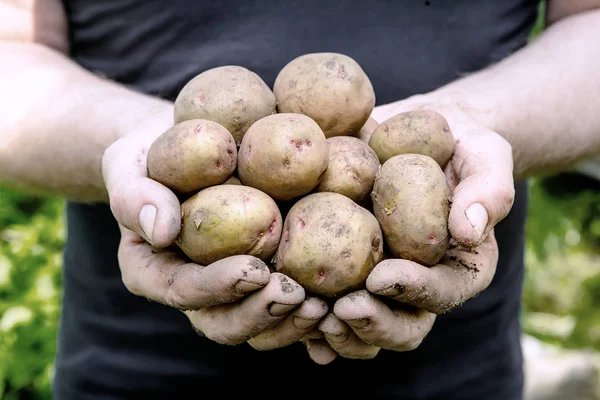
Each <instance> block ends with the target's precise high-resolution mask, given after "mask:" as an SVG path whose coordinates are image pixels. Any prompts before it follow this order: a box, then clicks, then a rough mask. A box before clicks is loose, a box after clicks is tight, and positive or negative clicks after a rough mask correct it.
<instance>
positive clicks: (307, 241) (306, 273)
mask: <svg viewBox="0 0 600 400" xmlns="http://www.w3.org/2000/svg"><path fill="white" fill-rule="evenodd" d="M382 255H383V234H382V232H381V228H380V227H379V223H378V222H377V219H376V218H375V217H374V216H373V214H371V213H370V212H368V211H367V210H366V209H364V208H362V207H360V206H359V205H357V204H356V203H355V202H353V201H352V200H350V199H349V198H347V197H345V196H343V195H341V194H338V193H313V194H310V195H308V196H305V197H303V198H302V199H300V200H299V201H298V202H296V203H295V204H294V205H293V206H292V208H291V209H290V212H289V213H288V215H287V217H286V219H285V222H284V227H283V234H282V238H281V241H280V244H279V247H278V249H277V253H276V256H275V267H276V270H277V271H278V272H281V273H283V274H285V275H287V276H289V277H290V278H292V279H293V280H295V281H296V282H298V283H299V284H300V285H302V286H303V287H304V288H305V289H306V290H307V291H309V292H312V293H314V294H316V295H321V296H325V297H329V298H337V297H340V296H343V295H344V294H347V293H349V292H351V291H353V290H356V289H358V288H361V287H362V286H363V285H364V283H365V281H366V279H367V276H368V275H369V273H370V272H371V271H372V270H373V268H374V267H375V265H377V263H379V261H381V258H382Z"/></svg>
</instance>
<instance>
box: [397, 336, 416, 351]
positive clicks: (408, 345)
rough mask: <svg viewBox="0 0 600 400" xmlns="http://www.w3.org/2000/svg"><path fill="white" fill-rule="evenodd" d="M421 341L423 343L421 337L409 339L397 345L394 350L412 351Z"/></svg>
mask: <svg viewBox="0 0 600 400" xmlns="http://www.w3.org/2000/svg"><path fill="white" fill-rule="evenodd" d="M421 343H423V339H415V340H409V341H406V342H404V343H402V344H401V345H400V346H398V347H397V348H396V351H413V350H416V349H417V348H419V346H420V345H421Z"/></svg>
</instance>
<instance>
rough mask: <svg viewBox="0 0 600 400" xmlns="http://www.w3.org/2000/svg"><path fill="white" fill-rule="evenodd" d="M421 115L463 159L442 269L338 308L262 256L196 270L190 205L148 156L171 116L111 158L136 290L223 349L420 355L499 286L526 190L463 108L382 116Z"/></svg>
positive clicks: (124, 261)
mask: <svg viewBox="0 0 600 400" xmlns="http://www.w3.org/2000/svg"><path fill="white" fill-rule="evenodd" d="M415 108H430V109H434V110H436V111H438V112H440V113H441V114H442V115H444V116H445V117H446V118H447V120H448V123H449V125H450V128H451V129H452V132H453V134H454V136H455V152H454V155H453V157H452V159H451V160H450V162H449V163H448V165H447V166H446V168H445V173H446V176H447V179H448V182H449V184H450V186H451V188H452V189H453V199H452V205H451V209H450V217H449V230H450V233H451V235H452V238H453V240H452V241H451V246H450V249H449V250H448V252H447V254H446V256H445V257H444V258H443V259H442V260H441V261H440V262H439V263H438V265H435V266H433V267H431V268H428V267H424V266H421V265H419V264H417V263H414V262H410V261H407V260H401V259H387V260H384V261H382V262H381V263H379V264H378V265H377V266H376V267H375V268H374V270H373V271H372V273H371V274H370V276H369V277H368V279H367V283H366V289H365V290H360V291H357V292H354V293H351V294H349V295H347V296H345V297H343V298H341V299H339V300H337V301H336V302H335V303H334V304H333V305H332V306H331V307H330V306H328V305H327V303H326V302H325V301H324V300H322V299H319V298H316V297H311V296H309V295H307V294H306V293H305V291H304V289H303V288H302V287H301V286H300V285H298V284H297V283H295V282H294V281H293V280H291V279H290V278H288V277H286V276H284V275H282V274H279V273H276V272H273V273H271V272H270V270H269V268H268V267H267V266H266V265H265V264H263V263H258V262H256V261H257V260H256V259H254V258H253V257H249V256H234V257H229V258H226V259H223V260H220V261H217V262H215V263H213V264H210V265H207V266H201V265H197V264H194V263H190V262H188V261H186V259H185V258H184V257H182V256H181V254H180V253H179V252H177V251H176V250H175V249H174V248H173V246H172V245H173V241H174V239H175V238H176V237H177V235H178V233H179V228H180V224H181V217H180V208H179V204H180V203H179V200H178V198H177V197H176V195H175V194H174V193H172V192H171V191H170V190H169V189H167V188H166V187H164V186H163V185H161V184H159V183H158V182H155V181H153V180H151V179H149V178H148V176H147V172H146V152H147V149H148V148H149V147H150V145H151V144H152V142H153V141H154V140H155V139H156V138H157V137H158V136H159V135H160V134H161V133H162V132H164V131H165V130H167V129H168V128H169V127H171V126H172V124H173V119H172V113H170V112H166V113H165V114H163V115H159V116H157V117H155V118H153V120H152V121H151V122H150V123H148V124H147V125H145V126H142V127H140V128H139V129H138V130H137V131H135V132H132V133H131V134H129V135H127V136H125V137H123V138H121V139H120V140H118V141H116V142H115V143H114V144H113V145H111V146H110V147H109V148H108V149H107V151H106V152H105V154H104V157H103V160H102V168H103V176H104V180H105V183H106V187H107V190H108V194H109V199H110V206H111V210H112V212H113V214H114V216H115V218H116V220H117V222H118V223H119V226H120V229H121V235H122V236H121V243H120V246H119V251H118V260H119V264H120V268H121V274H122V279H123V282H124V284H125V286H126V287H127V289H128V290H129V291H130V292H132V293H133V294H135V295H139V296H143V297H146V298H148V299H150V300H153V301H156V302H159V303H163V304H166V305H169V306H172V307H174V308H177V309H180V310H182V311H183V312H184V313H185V315H186V316H187V317H188V318H189V320H190V321H191V323H192V325H193V326H194V328H195V329H196V331H198V332H199V333H201V334H202V335H204V336H206V337H208V338H209V339H211V340H214V341H216V342H218V343H222V344H229V345H237V344H241V343H245V342H247V343H248V344H250V345H251V346H252V347H254V348H255V349H257V350H270V349H275V348H280V347H284V346H288V345H291V344H294V343H297V342H299V341H301V342H304V343H305V344H306V347H307V350H308V354H309V356H310V357H311V358H312V359H313V360H314V361H315V362H317V363H319V364H327V363H330V362H332V361H333V360H334V359H335V358H336V357H338V356H341V357H346V358H355V359H370V358H373V357H375V356H376V355H377V354H378V353H379V351H380V350H381V349H385V350H391V351H408V350H412V349H415V348H417V347H418V346H419V345H420V343H421V342H422V341H423V339H424V338H425V336H426V335H427V334H428V332H429V331H430V330H431V328H432V327H433V324H434V322H435V319H436V316H437V315H439V314H442V313H446V312H449V311H451V310H452V309H454V308H456V307H459V306H461V305H462V304H463V303H464V302H465V301H467V300H469V299H470V298H472V297H474V296H475V295H477V294H478V293H480V292H481V291H482V290H484V289H485V288H487V286H488V285H489V284H490V282H491V281H492V279H493V276H494V274H495V271H496V265H497V261H498V247H497V243H496V240H495V238H494V233H493V228H494V226H495V225H496V224H497V223H498V222H500V221H501V220H502V219H503V218H504V217H505V216H506V215H507V214H508V212H509V211H510V209H511V207H512V204H513V201H514V182H513V160H512V149H511V147H510V145H509V144H508V142H506V141H505V140H504V139H503V138H502V137H501V136H500V135H498V134H497V133H495V132H493V131H490V130H489V129H487V128H486V127H484V126H481V125H480V124H478V123H477V122H476V121H474V120H473V119H472V118H470V117H469V115H468V113H467V112H465V111H463V110H461V109H460V108H459V107H457V106H456V105H453V104H442V103H438V102H432V101H431V100H430V99H426V98H424V97H421V96H417V97H413V98H409V99H407V100H404V101H401V102H398V103H393V104H389V105H385V106H380V107H377V108H376V109H375V110H374V112H373V115H372V117H373V119H374V120H376V121H377V122H379V123H380V122H382V121H384V120H385V119H387V118H389V117H391V116H393V115H395V114H398V113H400V112H404V111H408V110H411V109H415ZM363 139H364V140H368V135H367V137H364V138H363Z"/></svg>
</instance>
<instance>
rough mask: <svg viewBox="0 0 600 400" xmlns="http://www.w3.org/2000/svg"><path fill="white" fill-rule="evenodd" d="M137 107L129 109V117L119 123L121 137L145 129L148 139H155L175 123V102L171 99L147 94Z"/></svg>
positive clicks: (119, 135) (119, 136)
mask: <svg viewBox="0 0 600 400" xmlns="http://www.w3.org/2000/svg"><path fill="white" fill-rule="evenodd" d="M136 108H137V109H136V110H133V111H132V110H130V111H128V113H127V118H126V119H125V120H124V121H123V123H121V124H120V125H119V127H118V133H117V134H118V138H119V139H120V138H123V137H125V136H128V135H131V134H133V133H135V132H139V131H140V130H143V131H145V132H146V135H147V136H148V139H149V140H151V141H154V139H156V137H158V136H159V135H160V134H162V133H163V132H164V131H165V130H167V129H168V128H170V127H172V126H173V124H174V118H173V103H172V102H170V101H167V100H163V99H160V98H155V97H149V96H145V98H144V99H143V101H140V102H138V105H136Z"/></svg>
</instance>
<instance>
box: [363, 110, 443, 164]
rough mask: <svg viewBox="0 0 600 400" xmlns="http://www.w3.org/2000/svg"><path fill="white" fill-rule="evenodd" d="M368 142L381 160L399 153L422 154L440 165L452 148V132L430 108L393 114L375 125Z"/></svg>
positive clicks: (383, 161) (441, 117)
mask: <svg viewBox="0 0 600 400" xmlns="http://www.w3.org/2000/svg"><path fill="white" fill-rule="evenodd" d="M369 146H371V148H372V149H373V150H375V153H377V156H378V157H379V162H380V163H381V164H383V163H385V162H386V161H387V160H389V159H390V158H391V157H393V156H396V155H399V154H407V153H414V154H422V155H425V156H429V157H431V158H433V159H434V160H435V161H436V162H437V163H438V164H439V165H440V166H441V167H442V168H444V166H445V165H446V163H447V162H448V160H450V157H451V156H452V152H453V151H454V136H453V135H452V132H451V131H450V127H449V126H448V122H447V121H446V119H445V118H444V117H443V116H442V115H441V114H439V113H437V112H435V111H432V110H414V111H408V112H403V113H400V114H397V115H395V116H393V117H391V118H389V119H387V120H386V121H383V122H382V123H381V125H379V126H378V127H377V129H375V132H373V135H372V136H371V139H370V140H369Z"/></svg>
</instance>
